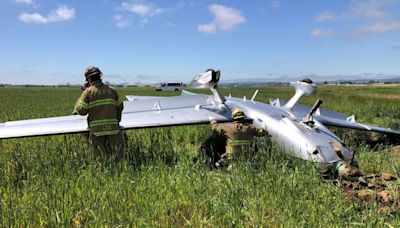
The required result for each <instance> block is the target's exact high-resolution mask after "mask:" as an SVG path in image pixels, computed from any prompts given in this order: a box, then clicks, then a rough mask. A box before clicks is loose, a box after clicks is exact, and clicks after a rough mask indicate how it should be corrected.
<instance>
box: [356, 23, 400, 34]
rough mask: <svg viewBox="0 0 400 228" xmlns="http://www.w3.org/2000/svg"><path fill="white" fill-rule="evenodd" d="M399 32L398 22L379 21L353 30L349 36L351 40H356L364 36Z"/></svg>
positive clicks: (399, 25) (399, 24)
mask: <svg viewBox="0 0 400 228" xmlns="http://www.w3.org/2000/svg"><path fill="white" fill-rule="evenodd" d="M396 30H400V21H380V22H374V23H371V24H367V25H364V26H362V27H358V28H355V29H354V30H353V31H352V32H351V34H350V37H351V38H358V37H362V36H365V35H376V34H382V33H387V32H391V31H396Z"/></svg>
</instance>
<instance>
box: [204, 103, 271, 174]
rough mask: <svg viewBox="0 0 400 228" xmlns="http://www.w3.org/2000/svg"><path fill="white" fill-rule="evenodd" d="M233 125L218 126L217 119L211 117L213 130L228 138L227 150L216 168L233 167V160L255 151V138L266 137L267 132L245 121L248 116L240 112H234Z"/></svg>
mask: <svg viewBox="0 0 400 228" xmlns="http://www.w3.org/2000/svg"><path fill="white" fill-rule="evenodd" d="M232 119H233V121H234V122H233V123H225V124H218V123H217V121H216V120H215V119H213V118H212V117H210V124H211V130H212V131H213V132H215V133H217V134H219V135H223V136H225V137H226V139H227V142H226V150H225V153H223V154H222V155H221V157H220V159H219V160H218V161H217V162H216V163H215V166H216V167H227V168H228V169H230V168H231V166H232V160H236V159H237V158H238V157H239V156H240V155H246V153H251V152H252V150H253V138H254V136H259V137H261V136H265V135H266V134H267V132H266V131H265V130H264V129H262V128H256V127H255V126H254V125H253V124H251V123H247V122H246V121H245V119H246V115H245V114H244V113H243V112H242V111H241V110H240V109H235V110H233V111H232Z"/></svg>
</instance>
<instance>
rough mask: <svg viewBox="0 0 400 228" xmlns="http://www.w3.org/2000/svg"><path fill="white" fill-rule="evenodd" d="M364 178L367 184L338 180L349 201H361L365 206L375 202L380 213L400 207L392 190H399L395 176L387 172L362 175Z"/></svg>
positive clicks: (389, 211)
mask: <svg viewBox="0 0 400 228" xmlns="http://www.w3.org/2000/svg"><path fill="white" fill-rule="evenodd" d="M364 178H365V179H366V180H367V181H368V184H367V185H365V184H360V183H358V182H355V181H349V180H343V179H342V180H338V185H339V187H340V188H341V191H342V194H343V195H344V196H345V197H346V198H347V199H348V200H349V201H350V202H353V203H362V204H364V205H366V206H367V207H370V206H372V205H373V204H375V203H377V204H378V205H379V212H380V213H391V212H393V211H394V210H399V209H400V202H399V201H400V199H398V197H397V195H398V193H395V192H393V190H394V189H397V190H400V186H399V182H398V181H397V180H398V178H397V177H395V176H394V175H392V174H389V173H380V174H368V175H364ZM396 186H398V187H397V188H396ZM396 192H397V191H396Z"/></svg>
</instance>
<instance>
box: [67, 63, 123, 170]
mask: <svg viewBox="0 0 400 228" xmlns="http://www.w3.org/2000/svg"><path fill="white" fill-rule="evenodd" d="M101 76H102V73H101V71H100V70H99V68H97V67H93V66H90V67H88V68H87V69H86V70H85V77H86V82H87V83H88V84H87V85H86V84H85V85H86V86H84V87H83V90H84V91H83V92H82V95H81V97H80V98H79V99H78V101H77V102H76V104H75V109H74V112H73V113H74V114H79V115H86V114H88V126H89V128H90V133H89V142H90V143H91V144H92V146H93V148H94V151H95V155H96V158H97V159H100V160H103V161H116V162H119V161H121V160H122V159H123V155H124V154H123V153H124V152H123V150H124V140H123V136H122V132H121V129H120V126H119V122H120V121H121V113H122V109H123V108H124V104H123V102H122V100H120V98H119V96H118V93H117V91H116V90H115V89H114V88H112V87H111V86H108V85H105V84H104V83H103V82H102V80H101ZM87 86H88V87H87Z"/></svg>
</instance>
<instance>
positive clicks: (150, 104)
mask: <svg viewBox="0 0 400 228" xmlns="http://www.w3.org/2000/svg"><path fill="white" fill-rule="evenodd" d="M141 98H142V99H133V100H132V101H125V102H124V111H123V113H122V120H121V123H120V125H121V127H122V128H124V129H134V128H148V127H160V126H176V125H189V124H201V123H208V122H209V117H210V116H212V117H214V118H215V119H216V120H217V121H220V122H226V121H229V120H230V112H229V110H227V109H226V108H224V106H220V105H219V104H216V103H215V101H214V100H213V99H212V96H207V95H193V96H175V97H149V98H148V99H144V97H141ZM88 130H89V129H88V125H87V120H86V117H85V116H63V117H53V118H42V119H33V120H21V121H11V122H6V123H3V124H0V139H5V138H20V137H29V136H41V135H56V134H68V133H80V132H87V131H88Z"/></svg>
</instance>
